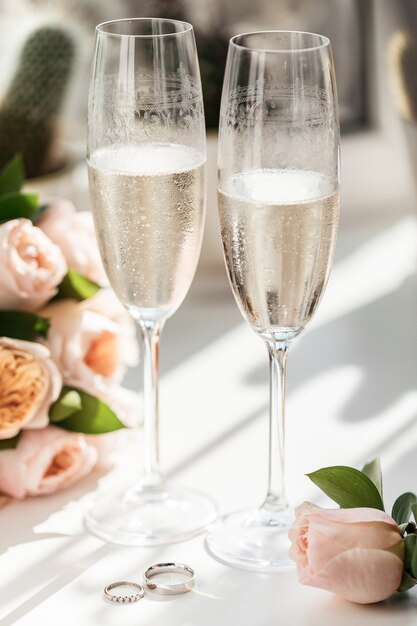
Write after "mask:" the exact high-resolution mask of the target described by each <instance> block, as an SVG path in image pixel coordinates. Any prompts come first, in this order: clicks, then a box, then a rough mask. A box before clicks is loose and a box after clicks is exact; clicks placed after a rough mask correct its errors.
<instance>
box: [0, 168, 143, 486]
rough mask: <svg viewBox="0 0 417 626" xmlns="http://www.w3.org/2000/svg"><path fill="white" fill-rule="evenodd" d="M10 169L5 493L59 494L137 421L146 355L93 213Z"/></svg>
mask: <svg viewBox="0 0 417 626" xmlns="http://www.w3.org/2000/svg"><path fill="white" fill-rule="evenodd" d="M22 184H23V169H22V163H21V160H20V158H19V157H16V158H14V159H13V160H12V161H11V162H10V163H9V164H8V165H7V166H6V167H5V169H4V170H3V171H2V172H0V493H3V494H5V495H7V496H10V497H13V498H24V497H25V496H27V495H30V496H34V495H38V494H45V493H51V492H53V491H55V490H57V489H59V488H62V487H64V486H67V485H70V484H72V483H74V482H75V481H77V480H78V479H80V478H81V477H83V476H85V475H86V474H88V473H89V472H90V471H91V470H92V468H93V467H95V466H96V465H97V464H101V465H102V466H104V465H108V464H109V455H110V456H111V453H112V451H113V450H114V449H115V447H116V445H118V444H119V443H120V440H121V439H123V433H124V432H125V431H123V429H124V428H125V427H126V426H130V425H132V424H133V423H134V422H135V420H136V413H137V410H138V398H137V396H136V394H134V393H133V392H131V391H129V390H127V389H124V388H123V387H121V385H120V383H121V379H122V377H123V375H124V372H125V369H126V366H130V365H134V364H135V363H136V360H137V345H136V340H135V331H134V326H133V323H132V322H131V320H130V317H129V316H128V314H127V313H126V312H125V310H124V309H123V307H122V306H121V304H120V303H119V302H118V300H117V299H116V297H115V296H114V294H113V292H112V291H111V289H109V288H108V286H107V280H106V276H105V273H104V269H103V267H102V264H101V260H100V255H99V251H98V246H97V242H96V239H95V234H94V226H93V222H92V216H91V214H90V213H89V212H82V213H77V212H76V210H75V208H74V206H73V205H72V204H71V203H70V202H68V201H66V200H53V201H51V202H49V203H45V204H43V205H41V206H40V203H39V201H38V197H37V196H36V195H33V194H27V193H22V192H21V186H22Z"/></svg>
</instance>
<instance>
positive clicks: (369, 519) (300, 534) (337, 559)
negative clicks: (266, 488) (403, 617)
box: [289, 502, 404, 604]
mask: <svg viewBox="0 0 417 626" xmlns="http://www.w3.org/2000/svg"><path fill="white" fill-rule="evenodd" d="M289 537H290V540H291V542H292V545H291V549H290V556H291V558H292V559H293V560H294V561H295V563H296V566H297V572H298V578H299V580H300V582H301V583H303V584H304V585H310V586H312V587H319V588H321V589H326V590H327V591H331V592H333V593H335V594H337V595H339V596H341V597H342V598H345V599H346V600H350V601H352V602H358V603H360V604H367V603H370V602H379V601H380V600H385V599H386V598H389V596H391V595H392V594H393V593H394V592H395V591H396V590H397V589H398V587H399V586H400V583H401V579H402V575H403V569H404V562H403V560H404V544H403V542H402V538H401V533H400V529H399V527H398V525H397V524H396V523H395V521H394V520H393V519H392V518H391V517H390V516H389V515H387V513H384V512H383V511H378V510H376V509H369V508H354V509H331V510H329V509H322V508H320V507H318V506H315V505H314V504H311V503H309V502H304V504H302V505H301V506H299V507H298V508H297V509H296V519H295V522H294V525H293V527H292V529H291V530H290V532H289Z"/></svg>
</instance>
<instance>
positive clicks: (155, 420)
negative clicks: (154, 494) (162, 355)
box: [138, 320, 164, 487]
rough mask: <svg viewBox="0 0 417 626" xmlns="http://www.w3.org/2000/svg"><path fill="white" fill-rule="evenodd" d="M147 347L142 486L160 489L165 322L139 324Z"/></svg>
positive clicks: (144, 364)
mask: <svg viewBox="0 0 417 626" xmlns="http://www.w3.org/2000/svg"><path fill="white" fill-rule="evenodd" d="M138 327H139V331H140V334H141V336H142V345H143V350H142V353H143V370H144V384H143V404H144V419H143V430H144V444H145V445H144V477H143V479H142V481H141V484H142V485H143V486H146V487H158V486H160V485H161V484H162V483H163V480H164V479H163V475H162V472H161V470H160V465H159V415H158V373H159V339H160V336H161V331H162V327H163V322H155V321H144V320H138Z"/></svg>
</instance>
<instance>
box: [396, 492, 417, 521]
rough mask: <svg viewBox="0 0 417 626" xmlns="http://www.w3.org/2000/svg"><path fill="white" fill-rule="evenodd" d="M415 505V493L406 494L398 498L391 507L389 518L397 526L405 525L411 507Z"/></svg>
mask: <svg viewBox="0 0 417 626" xmlns="http://www.w3.org/2000/svg"><path fill="white" fill-rule="evenodd" d="M415 504H417V496H416V494H415V493H411V492H407V493H403V494H402V495H401V496H399V497H398V498H397V499H396V501H395V502H394V506H393V507H392V513H391V517H392V518H393V519H395V521H396V522H397V524H405V523H406V522H409V521H410V517H411V512H412V507H413V505H415Z"/></svg>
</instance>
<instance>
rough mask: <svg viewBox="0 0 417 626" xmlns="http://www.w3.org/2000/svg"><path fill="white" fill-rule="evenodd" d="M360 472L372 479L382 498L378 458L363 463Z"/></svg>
mask: <svg viewBox="0 0 417 626" xmlns="http://www.w3.org/2000/svg"><path fill="white" fill-rule="evenodd" d="M362 473H363V474H365V476H367V477H368V478H370V479H371V480H372V482H373V483H374V485H375V487H376V488H377V489H378V491H379V493H380V495H381V498H382V472H381V463H380V461H379V459H378V458H376V459H373V460H372V461H370V462H369V463H367V464H366V465H364V466H363V468H362Z"/></svg>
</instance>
